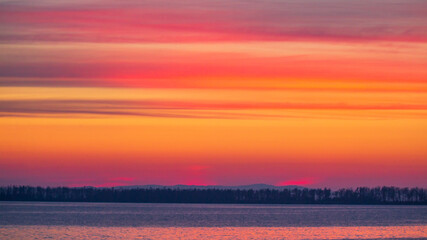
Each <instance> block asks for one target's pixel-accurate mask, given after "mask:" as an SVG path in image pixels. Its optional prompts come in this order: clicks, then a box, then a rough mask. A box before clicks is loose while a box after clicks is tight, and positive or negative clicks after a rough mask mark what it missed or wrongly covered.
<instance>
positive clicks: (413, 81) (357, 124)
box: [0, 0, 427, 188]
mask: <svg viewBox="0 0 427 240" xmlns="http://www.w3.org/2000/svg"><path fill="white" fill-rule="evenodd" d="M262 2H263V3H262V4H261V3H256V2H254V3H245V2H244V1H243V0H239V1H232V2H229V1H225V0H224V1H222V0H221V1H215V2H211V1H205V0H202V1H195V0H186V1H182V2H180V3H177V2H172V1H168V0H162V1H144V2H139V1H133V0H129V1H123V2H120V3H118V2H116V1H105V2H104V3H103V4H102V6H101V4H100V3H99V2H97V1H94V0H93V1H61V3H58V2H53V1H48V0H44V1H40V2H37V3H34V2H29V3H23V2H18V1H16V2H14V1H12V2H2V3H0V29H1V31H0V133H1V134H0V185H9V184H30V185H68V186H82V185H92V186H115V185H137V184H167V185H171V184H202V185H210V184H220V185H239V184H252V183H268V184H275V185H290V184H299V185H305V186H312V187H323V186H328V187H334V188H335V187H355V186H377V185H395V186H420V187H426V186H427V177H426V176H427V121H426V120H427V35H426V31H425V30H423V29H426V27H427V20H426V18H425V16H426V15H427V11H426V10H425V9H427V6H426V4H424V3H422V2H420V1H415V0H410V1H403V0H402V1H399V0H396V1H393V2H391V3H390V2H387V1H385V0H376V1H356V0H351V1H345V2H342V1H336V0H327V1H325V2H324V3H323V4H320V3H318V2H317V1H314V0H304V1H298V2H295V1H290V0H285V1H282V2H277V1H272V0H267V1H262ZM379 9H381V11H378V10H379Z"/></svg>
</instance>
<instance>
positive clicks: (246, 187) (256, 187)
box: [114, 183, 305, 190]
mask: <svg viewBox="0 0 427 240" xmlns="http://www.w3.org/2000/svg"><path fill="white" fill-rule="evenodd" d="M114 188H115V189H150V188H151V189H181V190H185V189H198V190H203V189H220V190H225V189H230V190H250V189H252V190H261V189H272V190H273V189H274V190H283V189H295V188H297V189H304V188H305V187H301V186H296V185H289V186H274V185H269V184H262V183H260V184H250V185H241V186H222V185H208V186H200V185H172V186H165V185H132V186H118V187H114Z"/></svg>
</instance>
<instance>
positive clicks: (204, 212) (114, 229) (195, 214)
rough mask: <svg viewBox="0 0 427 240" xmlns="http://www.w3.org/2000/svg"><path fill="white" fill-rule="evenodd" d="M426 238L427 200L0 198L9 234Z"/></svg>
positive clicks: (1, 223) (0, 218)
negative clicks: (179, 201)
mask: <svg viewBox="0 0 427 240" xmlns="http://www.w3.org/2000/svg"><path fill="white" fill-rule="evenodd" d="M177 238H178V239H391V238H392V239H399V238H400V239H402V238H404V239H415V238H417V239H420V238H424V239H427V206H353V205H347V206H345V205H243V204H144V203H55V202H0V240H4V239H177Z"/></svg>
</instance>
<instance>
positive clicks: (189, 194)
mask: <svg viewBox="0 0 427 240" xmlns="http://www.w3.org/2000/svg"><path fill="white" fill-rule="evenodd" d="M0 201H58V202H133V203H247V204H252V203H256V204H422V205H425V204H427V189H423V188H397V187H376V188H367V187H359V188H356V189H351V188H350V189H339V190H335V191H333V190H331V189H328V188H324V189H297V188H295V189H284V190H270V189H262V190H226V189H185V190H184V189H166V188H160V189H153V188H150V189H119V188H94V187H81V188H69V187H53V188H51V187H31V186H8V187H0Z"/></svg>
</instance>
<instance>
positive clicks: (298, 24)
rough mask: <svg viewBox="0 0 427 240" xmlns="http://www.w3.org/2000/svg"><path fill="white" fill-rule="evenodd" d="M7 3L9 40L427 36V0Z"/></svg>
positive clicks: (2, 25)
mask: <svg viewBox="0 0 427 240" xmlns="http://www.w3.org/2000/svg"><path fill="white" fill-rule="evenodd" d="M0 9H1V10H0V11H1V14H0V15H1V17H0V18H1V21H0V29H1V30H2V31H1V34H0V40H1V41H4V42H16V41H30V42H33V41H81V42H182V41H185V42H188V41H190V42H198V41H235V40H295V39H299V40H301V39H309V40H313V39H317V40H339V41H341V40H390V41H425V40H426V39H427V33H426V31H425V28H426V26H427V23H426V20H425V15H426V14H427V10H426V9H427V3H426V2H425V1H422V0H421V1H420V0H409V1H408V0H405V1H403V0H375V1H368V0H361V1H356V0H352V1H340V0H327V1H315V0H302V1H301V0H298V1H297V0H286V1H277V0H267V1H248V0H238V1H226V0H220V1H206V0H203V1H199V0H186V1H166V0H163V1H157V0H148V1H135V0H130V1H120V2H118V1H112V0H108V1H102V3H101V2H99V1H94V0H92V1H84V2H83V1H60V2H53V1H36V2H34V1H13V2H10V1H6V2H2V3H0Z"/></svg>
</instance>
